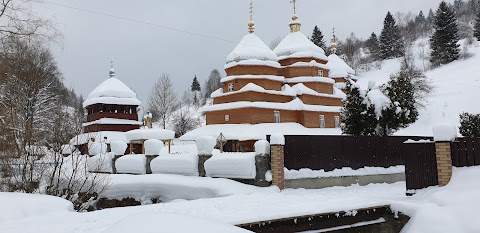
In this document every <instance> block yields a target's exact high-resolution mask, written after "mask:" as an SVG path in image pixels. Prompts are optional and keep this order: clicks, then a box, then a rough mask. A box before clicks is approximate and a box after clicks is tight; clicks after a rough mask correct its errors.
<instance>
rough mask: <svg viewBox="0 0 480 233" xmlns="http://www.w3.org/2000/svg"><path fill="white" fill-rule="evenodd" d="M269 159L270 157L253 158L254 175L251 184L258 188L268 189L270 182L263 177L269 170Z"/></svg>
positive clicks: (258, 156)
mask: <svg viewBox="0 0 480 233" xmlns="http://www.w3.org/2000/svg"><path fill="white" fill-rule="evenodd" d="M270 161H271V157H270V155H256V156H255V169H256V175H255V180H254V182H253V184H254V185H255V186H259V187H268V186H270V182H269V181H268V180H267V178H266V177H265V174H267V171H268V170H270V169H271V166H270Z"/></svg>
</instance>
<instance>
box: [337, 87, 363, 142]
mask: <svg viewBox="0 0 480 233" xmlns="http://www.w3.org/2000/svg"><path fill="white" fill-rule="evenodd" d="M352 82H353V81H352V80H351V79H347V80H345V83H346V85H347V98H345V99H344V100H343V104H344V107H343V108H342V121H343V123H342V133H343V134H349V135H363V133H364V131H365V130H364V127H365V125H364V122H365V113H366V111H367V105H366V104H365V103H364V99H365V97H364V96H363V95H362V93H361V91H360V88H358V87H357V86H355V84H353V83H352Z"/></svg>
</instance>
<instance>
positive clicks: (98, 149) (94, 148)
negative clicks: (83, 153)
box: [88, 142, 107, 155]
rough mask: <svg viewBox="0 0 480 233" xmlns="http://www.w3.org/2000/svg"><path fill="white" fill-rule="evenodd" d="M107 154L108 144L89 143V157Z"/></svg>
mask: <svg viewBox="0 0 480 233" xmlns="http://www.w3.org/2000/svg"><path fill="white" fill-rule="evenodd" d="M105 153H107V144H105V143H100V142H90V143H88V154H89V155H98V154H105Z"/></svg>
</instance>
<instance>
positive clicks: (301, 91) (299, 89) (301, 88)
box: [292, 83, 345, 99]
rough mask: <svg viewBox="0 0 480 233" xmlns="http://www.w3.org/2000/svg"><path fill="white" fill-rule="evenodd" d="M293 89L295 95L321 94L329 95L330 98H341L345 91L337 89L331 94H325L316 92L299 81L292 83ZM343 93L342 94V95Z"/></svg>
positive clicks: (323, 95)
mask: <svg viewBox="0 0 480 233" xmlns="http://www.w3.org/2000/svg"><path fill="white" fill-rule="evenodd" d="M292 88H293V90H295V92H296V93H297V95H313V96H321V97H330V98H337V99H343V98H344V97H345V93H343V92H342V91H340V90H338V89H337V91H336V92H335V91H334V93H333V94H325V93H318V92H316V91H314V90H312V89H310V88H308V87H307V86H305V85H304V84H303V83H299V84H296V85H294V86H293V87H292ZM342 93H343V95H342Z"/></svg>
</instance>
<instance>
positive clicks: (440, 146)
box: [435, 142, 452, 187]
mask: <svg viewBox="0 0 480 233" xmlns="http://www.w3.org/2000/svg"><path fill="white" fill-rule="evenodd" d="M450 145H451V142H435V151H436V153H435V154H436V157H437V174H438V184H439V185H440V187H442V186H445V185H447V184H448V182H450V179H451V178H452V152H451V148H450Z"/></svg>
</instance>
